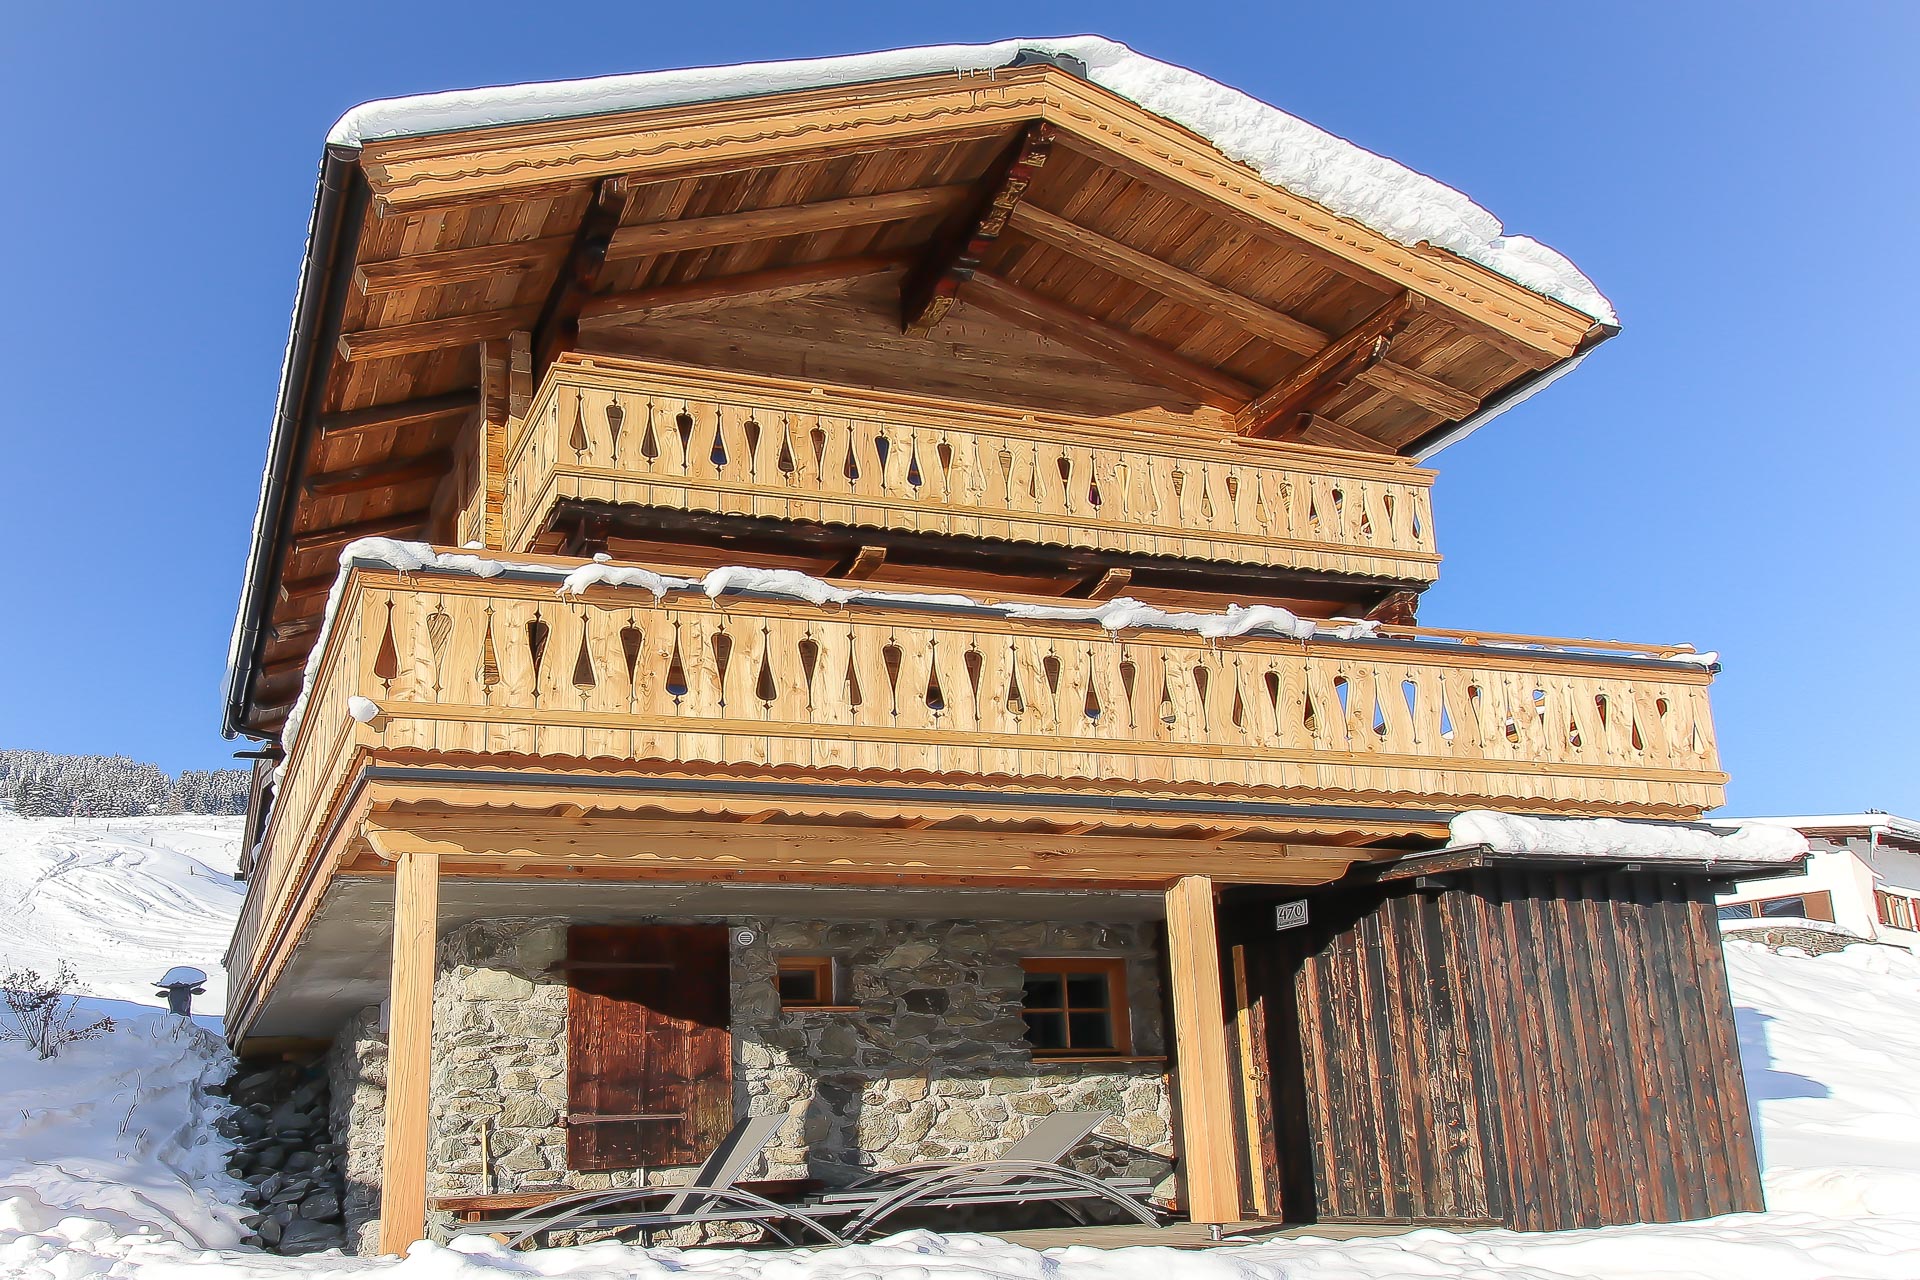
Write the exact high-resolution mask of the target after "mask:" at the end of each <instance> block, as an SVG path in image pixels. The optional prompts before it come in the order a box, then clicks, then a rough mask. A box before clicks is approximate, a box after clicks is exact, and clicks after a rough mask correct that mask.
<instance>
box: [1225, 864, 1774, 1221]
mask: <svg viewBox="0 0 1920 1280" xmlns="http://www.w3.org/2000/svg"><path fill="white" fill-rule="evenodd" d="M1310 902H1311V910H1312V920H1311V922H1310V924H1309V925H1308V926H1307V927H1305V928H1302V929H1298V930H1292V931H1288V932H1284V933H1275V932H1273V930H1272V925H1271V917H1270V915H1269V914H1268V912H1269V911H1270V908H1267V907H1262V908H1260V909H1258V910H1254V909H1248V910H1246V911H1245V912H1243V913H1242V914H1239V915H1237V916H1236V917H1235V918H1234V930H1235V932H1234V934H1233V938H1234V940H1235V941H1236V942H1237V943H1239V944H1240V945H1241V946H1243V947H1244V948H1245V952H1246V955H1247V965H1248V974H1249V988H1250V990H1251V991H1252V992H1253V993H1255V995H1257V996H1259V997H1261V998H1263V999H1264V1001H1265V1004H1266V1007H1267V1009H1268V1010H1269V1026H1270V1027H1271V1028H1272V1029H1271V1031H1270V1034H1269V1037H1268V1039H1267V1042H1266V1049H1267V1063H1266V1065H1269V1066H1270V1069H1271V1071H1272V1072H1273V1076H1274V1086H1273V1106H1274V1110H1275V1113H1276V1128H1275V1130H1274V1131H1273V1132H1272V1134H1271V1135H1270V1136H1269V1137H1268V1139H1267V1141H1268V1144H1269V1146H1270V1147H1271V1148H1272V1150H1273V1156H1274V1163H1275V1164H1276V1165H1277V1166H1278V1173H1277V1176H1276V1178H1275V1182H1276V1183H1277V1185H1274V1186H1271V1187H1270V1188H1269V1192H1270V1193H1271V1194H1275V1195H1279V1196H1280V1197H1281V1198H1282V1199H1283V1200H1284V1202H1285V1205H1286V1212H1287V1215H1288V1216H1289V1217H1291V1218H1296V1219H1305V1218H1308V1217H1318V1218H1320V1219H1323V1220H1332V1219H1341V1220H1368V1219H1377V1220H1393V1221H1405V1220H1408V1219H1441V1220H1448V1221H1466V1222H1472V1221H1486V1220H1494V1221H1499V1222H1503V1223H1506V1224H1507V1225H1510V1226H1513V1227H1515V1228H1517V1229H1519V1230H1527V1231H1545V1230H1563V1229H1569V1228H1576V1227H1593V1226H1601V1225H1607V1224H1615V1223H1626V1222H1642V1221H1645V1222H1668V1221H1677V1220H1682V1219H1690V1218H1701V1217H1709V1216H1714V1215H1718V1214H1724V1213H1733V1212H1743V1211H1750V1210H1757V1209H1759V1208H1760V1207H1761V1202H1760V1189H1759V1171H1758V1166H1757V1162H1756V1160H1755V1155H1754V1148H1753V1136H1752V1133H1751V1130H1750V1128H1749V1125H1748V1121H1747V1113H1746V1099H1745V1092H1744V1087H1743V1085H1742V1082H1741V1079H1740V1071H1739V1047H1738V1044H1737V1037H1736V1035H1735V1031H1734V1026H1733V1017H1732V1008H1731V1004H1730V1002H1729V1000H1728V997H1727V992H1726V978H1725V971H1724V966H1723V962H1722V960H1721V957H1720V951H1719V936H1718V931H1717V928H1716V927H1715V924H1714V920H1713V915H1712V890H1711V887H1710V886H1709V885H1708V884H1707V883H1706V882H1705V881H1703V880H1699V879H1681V878H1679V877H1674V876H1671V875H1665V876H1663V875H1657V874H1652V873H1629V872H1601V871H1578V870H1575V871H1551V872H1549V871H1528V870H1483V871H1475V872H1469V873H1463V874H1460V875H1457V876H1453V877H1449V878H1448V880H1447V881H1446V882H1445V886H1444V887H1427V888H1424V889H1415V888H1412V887H1410V886H1409V887H1403V888H1400V889H1398V890H1395V891H1391V892H1383V891H1379V890H1354V891H1347V892H1329V893H1322V894H1318V895H1315V896H1314V897H1312V898H1311V900H1310ZM1276 1013H1277V1014H1278V1016H1275V1014H1276Z"/></svg>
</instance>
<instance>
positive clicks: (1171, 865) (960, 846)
mask: <svg viewBox="0 0 1920 1280" xmlns="http://www.w3.org/2000/svg"><path fill="white" fill-rule="evenodd" d="M369 831H370V836H369V838H370V839H371V840H372V842H373V844H374V845H375V847H376V848H377V849H378V850H380V851H381V852H382V853H383V854H385V855H386V856H388V857H393V856H397V855H399V854H401V853H405V852H416V853H423V854H431V855H433V856H435V857H438V858H439V859H440V860H441V865H442V866H443V867H444V868H445V873H446V874H448V875H458V874H463V873H464V871H465V869H466V868H468V867H469V866H475V865H490V864H500V863H504V862H517V863H518V864H519V865H520V866H522V867H523V868H525V869H528V870H539V869H543V868H544V869H548V870H549V871H551V870H557V869H559V868H563V867H580V868H585V867H589V866H598V867H620V868H625V869H629V870H633V871H636V872H642V873H645V874H647V875H649V876H650V877H651V878H655V879H661V880H675V879H688V878H696V879H697V878H701V875H702V873H706V872H723V873H726V874H728V875H729V876H734V877H739V878H743V879H752V878H755V877H757V876H762V875H766V874H768V873H784V872H808V873H812V874H814V875H816V876H820V875H822V874H828V875H867V876H872V875H885V876H889V877H894V878H895V879H896V882H899V883H905V882H908V881H911V880H913V879H917V878H919V877H930V876H938V877H941V878H943V879H948V880H952V879H974V880H980V881H1004V880H1008V879H1020V880H1025V881H1035V880H1044V881H1052V882H1055V883H1061V884H1070V883H1074V882H1086V883H1098V884H1104V885H1111V886H1134V887H1149V888H1158V887H1163V886H1165V885H1167V884H1169V883H1171V882H1172V881H1173V880H1175V879H1177V878H1178V877H1180V876H1181V875H1183V874H1188V873H1191V872H1193V871H1194V870H1195V869H1199V870H1201V871H1203V872H1206V873H1209V874H1213V875H1215V876H1216V877H1217V878H1219V879H1220V880H1221V881H1223V882H1232V883H1253V884H1322V883H1325V882H1326V881H1327V880H1329V879H1332V878H1334V877H1336V876H1338V875H1339V874H1340V873H1341V872H1342V871H1344V870H1345V869H1346V868H1347V867H1348V866H1351V865H1352V863H1353V861H1354V860H1355V858H1356V856H1357V855H1356V852H1355V851H1354V850H1352V849H1349V848H1344V847H1341V846H1336V845H1312V844H1298V843H1287V844H1280V843H1275V844H1262V843H1256V842H1252V841H1235V840H1230V839H1227V838H1214V839H1210V840H1179V841H1169V840H1165V839H1158V840H1155V839H1146V838H1137V837H1125V836H1072V835H1059V836H1044V835H1037V834H1033V833H1024V832H1020V833H1001V834H995V833H991V832H981V831H952V832H948V831H938V830H905V829H898V830H896V829H889V828H879V829H876V828H872V827H857V828H845V829H835V828H833V827H818V826H798V825H793V824H785V823H779V822H763V823H742V824H739V825H738V826H737V827H736V826H735V825H733V824H724V825H718V826H716V825H715V824H714V823H712V822H687V821H677V822H675V821H664V820H647V819H637V818H623V817H618V816H605V815H592V814H588V815H581V816H577V817H565V818H554V817H551V816H548V815H541V814H534V813H529V812H525V811H524V810H523V811H519V812H500V813H496V812H465V813H452V812H425V813H408V812H403V811H398V810H389V811H387V812H384V813H381V814H378V815H376V816H375V817H374V818H373V819H371V820H370V825H369Z"/></svg>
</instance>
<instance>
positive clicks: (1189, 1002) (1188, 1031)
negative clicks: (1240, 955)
mask: <svg viewBox="0 0 1920 1280" xmlns="http://www.w3.org/2000/svg"><path fill="white" fill-rule="evenodd" d="M1167 967H1168V970H1169V972H1170V973H1171V974H1172V978H1173V1039H1174V1049H1175V1055H1176V1062H1177V1064H1178V1066H1177V1074H1178V1076H1179V1084H1180V1173H1181V1180H1182V1182H1183V1183H1184V1184H1185V1191H1184V1194H1185V1198H1186V1202H1187V1217H1188V1218H1189V1219H1190V1220H1192V1221H1194V1222H1205V1223H1226V1222H1238V1221H1239V1220H1240V1218H1241V1213H1240V1169H1239V1158H1238V1150H1237V1147H1238V1143H1237V1139H1236V1137H1235V1134H1234V1123H1233V1093H1232V1090H1231V1089H1230V1087H1229V1085H1228V1082H1227V1038H1226V1024H1227V1015H1226V1008H1225V1004H1224V1002H1223V1001H1222V1000H1221V998H1220V941H1219V937H1218V935H1217V934H1216V933H1215V930H1214V919H1213V881H1212V880H1211V879H1209V878H1208V877H1206V876H1183V877H1181V878H1180V879H1179V880H1177V881H1175V882H1174V885H1173V887H1172V888H1171V889H1168V890H1167Z"/></svg>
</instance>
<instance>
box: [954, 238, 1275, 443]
mask: <svg viewBox="0 0 1920 1280" xmlns="http://www.w3.org/2000/svg"><path fill="white" fill-rule="evenodd" d="M967 301H968V302H969V303H970V304H972V305H973V306H977V307H979V308H980V309H981V310H983V311H988V312H991V313H993V314H994V315H997V316H999V317H1001V318H1002V319H1005V320H1011V321H1013V322H1014V323H1015V324H1024V325H1027V326H1029V327H1031V328H1033V329H1034V330H1036V331H1038V332H1040V333H1043V334H1045V335H1047V336H1048V337H1050V338H1053V339H1054V340H1055V341H1057V342H1061V343H1064V344H1066V345H1067V346H1070V347H1073V348H1075V349H1076V350H1079V351H1085V352H1086V353H1088V354H1089V355H1092V356H1096V357H1099V358H1100V359H1103V360H1106V361H1108V362H1109V363H1111V364H1113V365H1115V366H1117V367H1118V368H1121V369H1125V370H1126V371H1128V372H1129V373H1133V374H1136V375H1138V376H1139V377H1142V378H1145V379H1146V380H1147V381H1149V382H1154V383H1158V384H1159V385H1161V386H1164V387H1170V388H1173V389H1174V390H1177V391H1183V392H1185V393H1186V394H1188V395H1190V396H1192V397H1193V398H1194V399H1196V400H1198V401H1200V402H1201V403H1203V404H1210V405H1213V406H1215V407H1217V408H1221V409H1227V410H1230V411H1233V412H1238V411H1239V410H1240V409H1241V408H1242V407H1243V406H1244V405H1246V403H1247V402H1248V401H1249V400H1251V399H1253V397H1254V395H1255V391H1256V389H1255V388H1253V387H1250V386H1248V385H1247V384H1246V383H1244V382H1242V381H1240V380H1239V379H1238V378H1235V377H1232V376H1230V375H1228V374H1224V373H1222V372H1220V371H1219V370H1218V369H1214V368H1210V367H1209V366H1207V365H1203V364H1200V363H1198V362H1196V361H1193V360H1189V359H1187V358H1186V357H1185V356H1183V355H1181V354H1179V353H1178V352H1176V351H1170V350H1168V349H1167V348H1165V347H1162V346H1159V345H1158V344H1156V343H1152V342H1148V341H1147V340H1146V339H1145V338H1141V337H1138V336H1136V335H1135V334H1132V333H1129V332H1127V331H1126V330H1125V329H1120V328H1117V327H1115V326H1113V325H1110V324H1105V323H1103V322H1101V321H1098V320H1094V319H1092V318H1090V317H1088V316H1085V315H1082V314H1081V313H1080V312H1078V311H1075V310H1073V309H1072V308H1070V307H1066V306H1063V305H1062V304H1060V303H1058V302H1055V301H1053V300H1052V299H1050V298H1043V297H1041V296H1040V295H1039V294H1036V293H1030V292H1029V291H1027V290H1025V289H1022V288H1021V287H1020V286H1019V285H1016V284H1013V283H1011V282H1010V281H1006V280H1002V279H1001V278H1000V277H998V276H995V275H990V274H988V273H987V272H985V271H976V272H975V273H974V276H973V285H972V288H970V289H969V290H968V292H967Z"/></svg>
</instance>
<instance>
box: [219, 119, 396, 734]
mask: <svg viewBox="0 0 1920 1280" xmlns="http://www.w3.org/2000/svg"><path fill="white" fill-rule="evenodd" d="M368 199H369V192H368V189H367V184H366V179H365V178H364V177H363V176H362V175H361V172H360V149H359V148H358V147H350V146H341V145H338V144H331V145H329V146H328V147H327V149H326V152H325V154H324V156H323V157H322V159H321V162H320V182H319V188H318V190H317V191H316V192H315V195H314V206H313V219H312V222H311V224H310V225H309V227H308V231H307V254H306V261H305V262H304V263H302V264H301V268H300V287H299V292H298V294H297V295H296V297H295V299H294V307H293V329H292V332H291V333H290V334H289V335H288V338H287V355H286V360H285V362H284V363H283V364H282V366H281V370H280V392H279V398H278V401H277V403H276V405H275V409H274V417H273V433H272V436H271V438H270V440H269V442H268V445H267V466H266V474H265V477H264V479H263V480H262V482H261V488H260V507H259V511H258V512H257V514H256V515H255V516H254V523H253V545H252V548H251V550H250V552H249V554H248V557H247V579H246V582H245V584H244V585H243V586H242V587H241V592H240V608H239V611H238V613H237V614H236V616H235V618H234V624H233V626H234V634H233V643H232V646H231V649H230V650H229V654H228V659H227V681H226V699H225V705H224V711H223V713H222V718H221V727H220V731H221V733H222V735H224V736H225V737H228V738H231V737H233V736H234V735H235V734H237V733H240V732H248V733H249V736H265V735H259V734H253V733H251V731H247V730H245V729H244V721H245V718H246V713H247V702H248V692H249V685H250V683H251V676H252V674H253V671H254V669H255V666H256V664H257V662H258V661H259V657H260V648H261V644H262V640H263V638H264V634H265V628H266V616H267V604H268V592H269V591H270V590H271V589H272V587H273V584H274V583H276V582H278V581H279V580H280V575H281V573H282V572H283V571H284V570H285V568H286V558H287V548H288V535H289V534H290V533H291V531H292V524H293V516H294V510H295V506H296V503H295V501H294V499H295V496H296V495H297V492H298V488H299V480H300V478H301V474H302V473H303V472H304V470H305V466H306V456H307V453H308V445H309V443H310V439H311V436H312V434H313V422H314V419H315V417H316V416H317V414H318V411H319V407H320V402H321V397H322V396H324V395H325V394H326V384H327V377H326V374H327V368H328V364H329V363H330V358H331V353H332V352H333V349H334V347H335V345H336V344H337V343H338V341H339V337H340V320H341V314H342V312H343V311H344V310H345V309H346V298H347V292H348V290H349V288H350V287H351V286H352V277H353V268H354V260H355V257H356V254H357V252H358V249H359V239H360V225H361V222H362V221H363V219H364V218H365V215H366V208H367V202H368Z"/></svg>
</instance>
